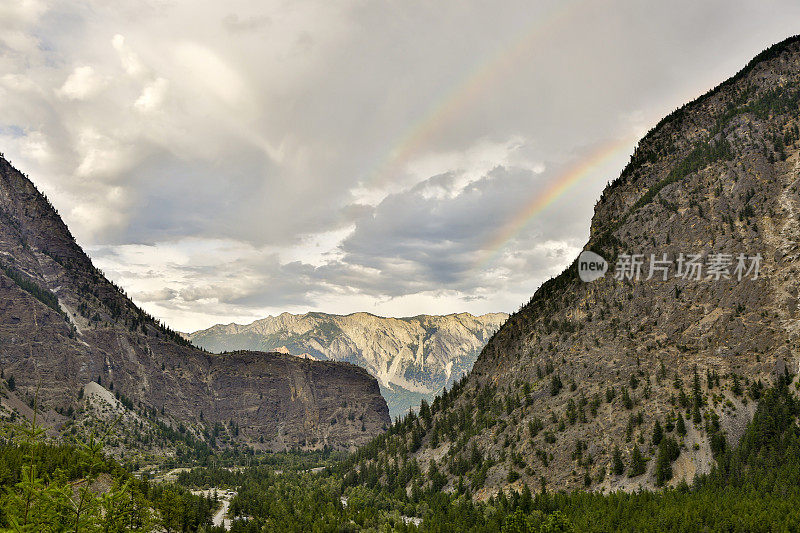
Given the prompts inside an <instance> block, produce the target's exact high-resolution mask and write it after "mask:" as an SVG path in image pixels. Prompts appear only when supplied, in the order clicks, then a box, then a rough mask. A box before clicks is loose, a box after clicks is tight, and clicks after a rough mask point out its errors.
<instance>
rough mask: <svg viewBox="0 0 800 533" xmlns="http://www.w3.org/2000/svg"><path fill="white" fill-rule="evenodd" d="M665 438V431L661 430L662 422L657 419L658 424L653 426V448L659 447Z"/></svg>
mask: <svg viewBox="0 0 800 533" xmlns="http://www.w3.org/2000/svg"><path fill="white" fill-rule="evenodd" d="M663 437H664V430H663V429H661V422H659V421H658V419H656V423H655V425H654V426H653V446H658V443H660V442H661V439H662V438H663Z"/></svg>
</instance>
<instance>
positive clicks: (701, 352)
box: [403, 38, 800, 497]
mask: <svg viewBox="0 0 800 533" xmlns="http://www.w3.org/2000/svg"><path fill="white" fill-rule="evenodd" d="M799 133H800V40H799V39H798V38H793V39H790V40H787V41H785V42H783V43H780V44H779V45H776V46H774V47H773V48H771V49H769V50H768V51H766V52H764V53H762V54H760V55H759V56H757V57H756V58H755V59H754V60H753V62H751V63H750V64H749V65H748V66H747V67H746V68H745V69H744V70H742V71H741V72H740V73H739V74H737V75H736V76H734V77H733V78H731V79H730V80H728V81H726V82H725V83H723V84H721V85H720V86H718V87H717V88H715V89H714V90H712V91H710V92H709V93H708V94H706V95H704V96H702V97H701V98H698V99H697V100H695V101H694V102H691V103H690V104H687V105H686V106H684V107H682V108H681V109H679V110H677V111H675V112H674V113H672V114H671V115H670V116H668V117H667V118H665V119H664V120H662V121H661V122H660V123H659V124H658V125H657V126H656V127H655V128H654V130H652V131H651V132H650V133H649V134H648V135H647V136H646V137H645V138H644V139H642V140H641V142H640V143H639V145H638V147H637V148H636V151H635V153H634V155H633V156H632V159H631V162H630V164H629V165H628V166H627V167H626V168H625V170H624V171H623V172H622V175H621V176H620V177H619V178H618V179H617V180H615V181H614V182H613V183H612V184H611V185H609V187H608V188H607V189H606V191H605V192H604V193H603V195H602V198H601V199H600V201H599V202H598V204H597V206H596V209H595V214H594V217H593V220H592V226H591V233H590V235H591V237H590V241H589V242H588V244H587V246H586V248H587V249H591V250H593V251H595V252H597V253H599V254H601V255H602V256H603V257H605V258H606V259H607V260H608V262H609V272H608V273H606V275H605V277H603V278H601V279H599V280H597V281H594V282H592V283H585V282H583V281H581V280H580V279H579V276H578V271H577V262H576V264H573V265H572V266H571V267H570V268H569V269H567V270H566V271H565V272H564V273H563V274H561V275H560V276H558V277H557V278H554V279H552V280H550V281H548V282H547V283H545V284H544V285H543V286H542V287H541V288H540V289H539V290H538V291H537V292H536V294H535V295H534V296H533V297H532V299H531V301H530V302H529V303H528V304H527V305H526V306H524V307H523V308H522V309H521V310H520V311H519V312H518V313H515V314H514V315H512V316H511V317H510V318H509V320H508V321H507V322H506V324H505V325H504V326H503V327H502V328H501V329H500V330H499V331H498V333H497V334H496V335H494V337H493V338H492V339H491V340H490V341H489V343H488V344H487V346H486V348H485V349H484V350H483V351H482V353H481V354H480V356H479V357H478V360H477V362H476V363H475V366H474V368H473V371H472V372H471V373H470V374H469V376H468V377H467V378H466V379H465V380H464V381H463V382H461V383H459V384H458V385H457V387H456V391H455V393H453V394H449V395H447V397H446V398H445V399H444V400H440V401H437V405H436V406H435V407H434V409H433V411H434V414H433V416H432V417H430V418H429V419H428V420H424V419H420V420H414V421H412V422H410V423H408V424H407V425H406V428H407V431H405V432H404V433H403V435H404V437H406V438H407V437H408V436H409V435H411V439H412V440H413V439H416V440H417V441H419V442H420V447H419V449H418V450H417V451H416V452H415V455H416V456H417V458H418V459H420V460H421V462H420V464H427V463H428V462H429V460H430V459H434V460H436V461H439V462H440V468H439V470H440V471H441V472H446V473H447V474H448V475H449V476H450V480H451V483H454V482H455V481H456V480H457V477H458V476H459V475H464V476H465V477H466V478H467V479H469V480H470V483H471V484H472V489H473V493H477V494H478V496H479V497H485V496H486V495H487V494H489V493H491V492H493V491H496V490H497V488H499V487H504V486H509V485H511V486H514V487H519V485H520V484H521V483H523V482H526V483H528V484H529V485H531V486H534V487H537V488H538V487H539V486H540V483H541V480H542V479H544V480H546V482H547V484H548V487H549V488H552V489H560V488H579V487H584V486H586V487H590V488H596V489H618V488H621V489H626V490H628V489H631V490H632V489H635V488H636V487H638V486H645V487H652V486H655V485H657V484H675V483H678V482H679V481H680V480H687V481H689V482H691V480H692V478H693V476H694V475H695V474H696V473H698V472H705V471H708V470H709V469H710V467H711V465H712V464H713V455H714V449H715V447H716V448H717V449H718V448H719V447H720V446H723V445H725V442H727V445H731V444H732V443H734V442H736V441H737V440H738V438H739V437H740V436H741V433H742V430H743V428H744V426H745V424H746V423H747V421H748V420H749V419H750V417H751V416H752V410H753V407H754V404H755V400H756V399H757V398H758V396H759V394H760V390H761V389H762V387H763V386H764V385H766V384H769V383H770V382H771V381H772V380H773V379H775V377H776V376H778V375H782V374H784V372H785V370H787V369H788V370H789V371H791V372H797V370H798V362H800V359H799V358H800V348H798V346H799V344H798V340H800V339H799V338H798V333H799V332H800V320H798V319H799V318H800V317H798V292H799V291H800V281H799V280H798V271H800V241H799V238H800V181H798V176H800V144H798V139H799V138H800V134H799ZM719 253H722V254H727V255H729V256H730V257H727V258H723V259H724V261H723V262H726V261H727V260H730V263H726V265H727V266H726V268H727V272H723V275H722V276H717V275H714V274H713V272H714V270H713V267H712V266H711V265H712V264H713V263H714V261H715V260H714V259H713V256H714V254H719ZM626 254H628V255H631V254H641V255H642V256H643V259H644V264H643V267H642V270H641V273H642V274H641V276H640V278H639V279H638V280H636V279H627V277H626V279H615V277H614V273H615V270H616V267H617V265H618V264H620V265H621V264H623V263H622V262H621V261H624V260H625V258H626ZM651 254H654V255H655V257H656V259H659V260H660V259H662V258H663V254H667V260H668V264H669V265H671V269H670V270H669V272H668V274H667V279H666V281H664V280H662V274H661V272H660V271H658V270H656V271H655V273H654V274H655V275H654V276H653V277H652V279H647V278H648V277H649V265H650V262H651ZM680 254H684V257H683V259H684V260H686V259H688V256H689V255H690V254H699V255H700V256H701V258H700V260H699V262H700V263H701V264H702V265H703V270H702V274H701V276H700V277H699V279H697V277H696V276H683V277H681V276H678V273H679V272H678V268H679V264H681V263H680V262H679V259H680ZM739 254H744V258H745V267H746V268H749V267H750V266H751V265H752V258H753V257H755V256H758V255H760V257H761V264H760V272H759V275H758V276H757V279H752V278H753V275H752V274H753V272H752V271H751V272H750V273H749V274H747V275H745V276H743V277H742V279H739V276H738V275H737V272H736V267H737V265H738V256H739ZM681 265H682V266H683V267H684V268H686V266H687V264H686V263H682V264H681ZM657 266H658V265H657ZM726 275H727V276H729V277H727V276H726ZM717 278H719V279H717ZM679 418H680V420H679ZM681 420H682V422H681ZM656 422H658V424H659V426H660V428H662V430H663V434H664V435H666V436H667V437H669V438H671V439H675V441H676V442H677V443H678V445H679V449H680V454H679V456H678V458H677V460H674V461H671V460H665V461H666V463H664V462H663V461H659V459H658V457H659V455H658V454H659V446H658V444H657V443H654V438H653V436H654V434H656V435H657V434H658V431H657V430H656V429H655V426H656ZM679 422H681V423H682V424H683V425H684V426H685V431H682V430H680V428H681V424H679ZM655 440H656V441H658V438H656V439H655ZM616 447H619V450H620V453H619V458H620V459H621V463H620V464H621V466H623V467H624V468H623V472H624V473H619V470H618V469H615V468H614V463H615V461H614V449H615V448H616ZM637 448H638V449H639V452H640V453H641V454H642V456H643V457H644V459H645V461H646V462H645V463H643V464H644V472H643V473H641V472H639V471H638V469H637V468H634V467H633V465H632V463H634V462H635V461H634V460H633V459H634V452H635V450H636V449H637ZM480 459H492V461H493V462H487V461H481V460H480ZM670 459H671V458H670ZM467 463H469V465H468V466H465V465H466V464H467ZM659 464H661V465H662V466H665V464H666V466H669V470H668V472H669V475H667V469H666V468H665V469H664V470H663V472H662V474H661V476H660V477H659V474H658V472H657V471H656V470H657V466H658V465H659ZM615 470H616V471H615Z"/></svg>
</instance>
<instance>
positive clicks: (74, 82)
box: [56, 65, 105, 100]
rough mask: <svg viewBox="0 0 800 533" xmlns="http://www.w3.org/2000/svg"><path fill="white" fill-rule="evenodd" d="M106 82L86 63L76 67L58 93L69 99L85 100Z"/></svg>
mask: <svg viewBox="0 0 800 533" xmlns="http://www.w3.org/2000/svg"><path fill="white" fill-rule="evenodd" d="M104 84H105V80H103V79H102V78H101V77H100V76H98V75H97V74H96V73H95V71H94V69H93V68H92V67H91V66H89V65H84V66H81V67H75V70H73V71H72V73H71V74H70V75H69V77H68V78H67V79H66V81H64V85H62V86H61V88H60V89H58V90H57V91H56V94H58V96H60V97H61V98H66V99H68V100H85V99H87V98H90V97H92V96H94V95H95V94H97V92H98V91H100V89H102V87H103V85H104Z"/></svg>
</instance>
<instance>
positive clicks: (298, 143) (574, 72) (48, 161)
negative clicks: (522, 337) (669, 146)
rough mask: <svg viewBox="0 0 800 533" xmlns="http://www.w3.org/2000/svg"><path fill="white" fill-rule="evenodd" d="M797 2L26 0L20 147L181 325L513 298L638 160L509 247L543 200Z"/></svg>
mask: <svg viewBox="0 0 800 533" xmlns="http://www.w3.org/2000/svg"><path fill="white" fill-rule="evenodd" d="M551 10H555V11H556V15H558V16H556V17H555V18H550V17H549V14H550V13H551ZM778 11H779V12H781V14H782V16H781V17H775V16H774V13H775V12H778ZM798 20H800V6H798V5H796V4H795V3H792V2H788V1H778V2H777V3H770V4H756V3H748V2H734V3H733V4H729V3H722V2H717V1H714V2H709V3H697V2H689V1H688V0H681V1H679V2H677V3H675V2H672V3H659V2H651V3H648V4H647V6H646V8H642V7H640V4H639V3H633V2H625V1H622V0H612V1H611V3H609V4H602V5H600V4H594V3H583V4H581V9H569V8H568V7H567V8H564V7H562V4H558V5H556V4H553V5H552V6H551V5H549V4H548V3H546V2H545V3H542V2H539V3H531V2H523V1H522V0H511V1H509V2H504V3H502V5H494V4H493V5H489V4H482V3H480V2H466V3H464V2H460V3H459V2H456V3H449V2H438V3H433V4H429V5H428V4H426V5H421V4H418V3H407V2H406V3H404V2H388V3H387V2H384V3H370V2H366V3H365V2H358V1H351V0H345V1H342V2H327V1H323V0H298V1H293V2H286V1H284V0H266V1H264V2H250V1H246V0H233V1H232V2H225V3H219V2H210V1H198V2H149V3H140V4H137V5H136V6H135V7H133V6H132V5H131V6H129V5H127V4H124V3H123V4H119V3H108V2H97V1H93V0H87V1H86V2H63V1H60V0H56V1H53V2H49V1H48V2H39V1H35V0H25V1H20V2H11V3H9V2H5V3H2V4H0V73H2V74H0V151H2V152H3V153H5V154H6V156H7V157H9V158H10V159H11V160H12V162H13V163H15V164H16V165H17V166H18V167H20V169H21V170H23V171H25V172H26V173H28V174H29V175H30V176H32V177H33V179H34V180H35V181H36V183H37V186H39V187H40V188H41V189H43V190H44V191H45V192H46V193H47V195H48V197H49V198H51V200H52V201H53V202H54V204H55V205H56V206H57V207H58V209H59V212H61V213H62V214H63V216H64V218H65V221H66V222H67V224H68V225H69V226H70V228H71V229H72V231H73V233H74V234H75V235H76V238H77V239H78V241H79V242H80V243H81V244H82V245H84V246H85V247H86V248H87V249H88V250H89V251H90V253H91V255H92V257H93V259H95V260H96V261H97V263H98V264H100V265H101V266H102V267H103V268H104V269H106V271H107V272H108V273H109V275H110V276H111V277H112V278H114V279H115V281H118V282H120V283H122V285H123V286H124V287H126V289H128V291H129V292H130V293H131V294H133V295H134V298H135V299H136V300H137V301H138V302H139V303H141V304H142V305H144V306H145V307H147V309H148V310H150V311H151V312H153V313H154V314H156V315H157V316H159V317H161V318H163V319H165V320H167V321H168V322H169V323H170V324H175V325H176V327H181V328H184V329H190V328H192V327H194V326H195V325H197V326H199V325H209V323H210V322H213V321H229V320H234V319H235V320H239V319H242V320H244V319H248V318H256V317H257V316H258V315H259V314H263V313H267V312H280V311H283V310H291V311H302V310H305V309H309V308H311V309H319V310H326V311H336V312H347V311H356V310H362V309H363V310H370V311H372V312H379V313H384V314H403V313H409V314H415V313H422V312H450V311H461V310H470V311H474V312H482V311H491V310H507V311H508V310H513V309H515V308H516V307H517V306H518V305H519V303H520V302H522V301H525V300H527V298H528V297H529V296H530V293H531V292H532V291H533V290H535V288H536V286H537V285H538V284H539V283H541V282H542V281H543V280H544V279H546V278H547V277H548V276H549V275H551V274H553V273H555V272H557V271H558V270H559V269H560V268H561V267H562V266H563V265H564V264H566V263H568V262H569V260H570V259H571V257H570V254H573V252H574V251H575V250H577V248H578V247H579V246H580V245H581V244H582V243H583V242H584V241H585V239H586V237H587V235H588V224H589V220H590V217H591V214H592V208H593V205H594V199H595V198H596V197H597V196H598V195H599V193H600V191H601V189H602V187H603V186H604V185H605V183H606V182H607V181H609V180H610V179H613V178H614V177H615V176H616V175H617V173H618V172H619V170H620V169H621V167H622V165H623V164H624V163H625V161H626V159H627V154H621V155H620V156H619V157H617V158H614V159H613V160H612V161H609V163H608V164H607V165H606V166H605V167H603V168H597V169H595V171H594V172H593V173H592V174H590V175H587V176H586V177H585V179H584V180H583V181H581V183H580V184H579V185H578V186H576V187H574V188H572V189H570V190H569V191H568V193H567V196H565V197H563V198H562V199H560V200H558V201H556V202H554V203H552V204H551V205H549V206H548V207H547V208H546V209H544V210H543V211H541V213H539V214H538V215H537V216H536V217H533V218H531V220H529V221H527V223H526V224H523V225H522V227H521V229H520V231H518V232H517V233H515V234H514V235H511V236H509V238H508V239H506V240H505V241H502V240H500V241H499V243H497V244H493V243H496V242H498V235H500V234H501V232H502V230H503V228H504V227H506V226H507V225H508V223H509V221H510V220H512V219H513V217H517V216H521V215H520V213H522V212H524V211H523V208H524V206H525V205H526V202H531V201H532V200H533V199H534V198H535V197H536V195H537V194H540V193H541V192H542V190H543V187H545V186H546V184H548V183H551V182H552V180H554V179H556V178H557V177H558V176H559V175H560V173H561V172H562V171H563V170H564V169H565V168H568V167H569V166H570V165H572V164H574V163H575V162H576V161H579V160H581V158H582V157H585V155H586V154H588V153H590V152H591V147H592V146H595V145H598V144H602V143H604V142H607V141H609V140H611V139H615V138H622V137H626V136H628V135H630V134H631V133H638V132H641V131H642V130H645V129H647V128H649V127H650V126H652V125H653V124H654V123H655V122H656V121H657V120H658V119H659V118H660V117H661V116H663V115H664V114H666V113H667V112H669V111H670V110H672V109H674V108H675V107H677V106H678V105H680V104H682V103H683V102H684V101H686V100H689V99H691V98H693V97H695V96H697V95H698V94H700V93H702V92H703V91H705V90H707V89H708V88H710V87H713V86H714V85H716V84H717V83H718V82H719V81H720V80H722V79H724V78H726V77H728V76H729V75H731V74H733V73H734V72H735V71H736V70H738V69H739V68H740V67H741V66H742V65H744V64H745V63H746V62H747V61H748V60H749V59H750V58H751V57H752V56H753V55H754V54H755V53H757V52H758V51H760V50H761V49H763V48H765V47H766V46H768V45H769V44H771V43H773V42H776V41H778V40H780V39H781V38H783V37H785V36H787V35H789V34H791V33H794V32H795V31H796V27H797V22H798ZM187 21H191V23H188V22H187ZM546 21H551V22H550V23H546ZM709 21H710V22H709ZM520 43H523V46H519V44H520ZM525 43H527V44H525ZM631 148H632V146H631ZM167 288H168V289H167Z"/></svg>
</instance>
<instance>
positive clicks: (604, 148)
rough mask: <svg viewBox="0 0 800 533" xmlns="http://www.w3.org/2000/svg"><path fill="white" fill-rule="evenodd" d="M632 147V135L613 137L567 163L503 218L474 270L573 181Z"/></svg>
mask: <svg viewBox="0 0 800 533" xmlns="http://www.w3.org/2000/svg"><path fill="white" fill-rule="evenodd" d="M632 148H633V137H626V138H623V139H614V140H612V141H609V142H606V143H604V144H602V145H600V146H598V147H597V148H595V149H594V150H592V151H591V152H590V153H589V154H588V155H587V156H586V157H584V158H582V159H581V160H580V161H578V162H577V163H575V164H573V165H571V166H570V167H568V168H567V169H566V170H564V172H562V173H561V174H559V175H558V177H556V178H555V179H553V180H552V181H550V183H549V184H548V186H547V188H546V189H545V190H544V191H542V192H541V193H540V194H537V195H536V196H535V197H534V198H533V199H531V201H530V202H528V203H527V204H526V205H525V206H524V207H523V208H522V209H520V210H519V211H518V212H517V213H516V215H514V217H513V218H511V219H510V220H509V221H508V222H506V223H505V224H504V225H503V227H502V228H500V231H498V232H497V234H496V235H495V236H494V238H492V240H491V241H489V242H487V243H486V245H484V246H483V247H482V248H481V249H482V250H483V253H482V254H481V259H480V260H479V261H478V262H477V263H476V265H475V270H477V269H482V268H484V267H485V266H486V265H487V264H489V263H490V262H491V261H492V260H493V259H494V258H495V257H496V256H497V254H499V253H500V251H501V250H502V249H503V247H504V246H505V244H506V243H507V242H508V241H510V240H511V239H512V238H514V236H516V235H517V234H518V233H519V232H520V231H522V230H523V229H524V228H525V226H526V225H527V224H528V222H529V221H530V220H531V219H532V218H534V217H535V216H536V215H538V214H539V213H541V212H542V211H543V210H544V209H546V208H547V207H548V206H550V205H551V204H552V203H553V202H555V201H556V200H557V199H558V198H560V197H561V196H562V195H563V194H564V193H565V192H567V191H568V190H569V189H570V188H571V187H572V186H573V185H575V184H576V183H578V182H579V181H581V180H583V179H586V178H587V177H589V176H591V175H592V172H593V171H594V170H596V169H598V168H599V167H601V166H602V165H604V164H605V163H607V162H608V161H609V160H611V159H613V158H615V157H617V156H619V155H622V154H623V153H624V152H625V151H630V150H631V149H632Z"/></svg>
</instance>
